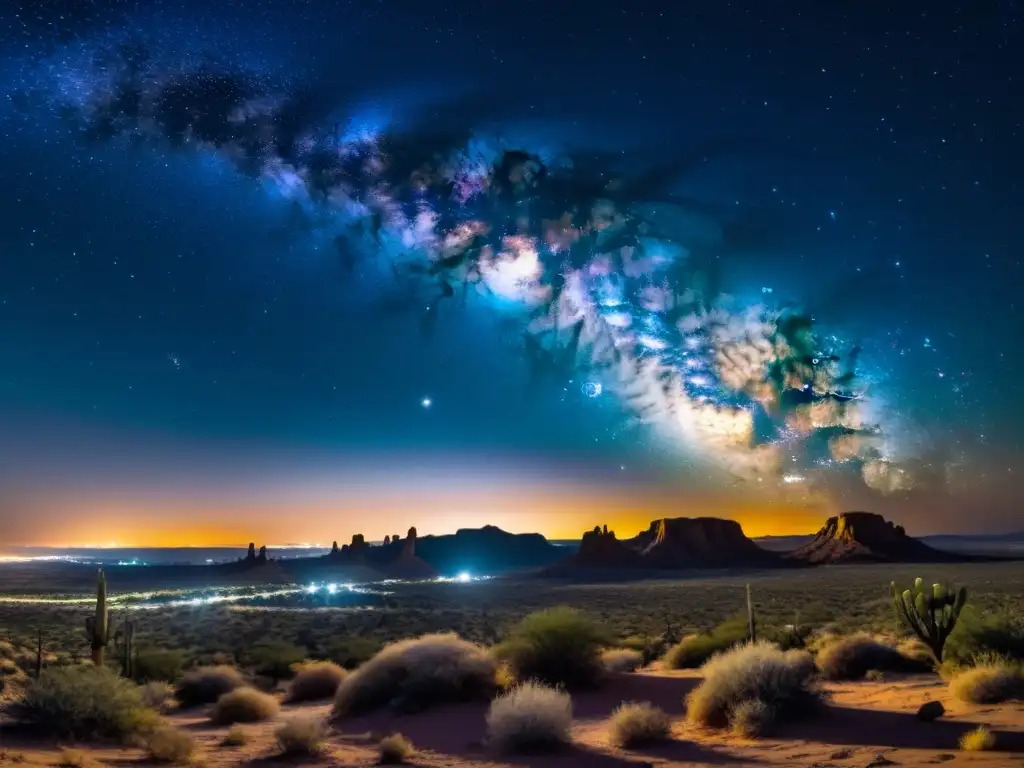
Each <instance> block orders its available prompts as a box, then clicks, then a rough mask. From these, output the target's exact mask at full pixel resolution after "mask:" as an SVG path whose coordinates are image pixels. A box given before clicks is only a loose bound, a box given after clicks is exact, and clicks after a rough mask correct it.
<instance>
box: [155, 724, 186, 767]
mask: <svg viewBox="0 0 1024 768" xmlns="http://www.w3.org/2000/svg"><path fill="white" fill-rule="evenodd" d="M195 750H196V740H195V739H194V738H193V737H192V734H190V733H187V732H185V731H182V730H179V729H178V728H172V727H170V726H165V727H163V728H158V729H157V730H155V731H154V732H153V734H152V735H151V736H150V737H149V739H148V740H147V741H146V754H147V755H149V759H150V760H152V761H153V762H156V763H173V764H174V765H187V764H189V763H190V762H192V755H193V753H194V752H195Z"/></svg>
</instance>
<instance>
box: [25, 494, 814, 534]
mask: <svg viewBox="0 0 1024 768" xmlns="http://www.w3.org/2000/svg"><path fill="white" fill-rule="evenodd" d="M68 509H74V510H75V515H74V517H73V518H71V517H69V516H68V515H67V514H66V510H68ZM829 514H834V513H833V512H832V511H831V510H829V509H827V508H826V507H825V506H824V505H810V506H808V505H797V504H791V503H785V502H779V501H776V502H771V501H768V500H765V499H760V500H754V499H749V498H742V497H737V496H736V495H729V496H723V495H711V494H701V495H693V494H687V495H686V496H685V497H683V496H682V495H681V494H679V493H673V492H668V491H666V490H665V489H663V488H659V489H650V490H640V491H638V490H636V489H628V490H627V489H619V488H614V487H613V488H594V489H591V488H581V487H571V486H569V487H567V486H564V485H557V486H554V487H543V488H536V487H530V488H512V489H507V488H494V489H491V490H490V491H489V492H485V491H483V490H480V489H472V490H465V491H462V492H459V491H450V492H430V493H423V494H420V495H417V494H416V493H411V492H391V493H386V492H378V493H374V494H372V495H371V496H369V497H367V498H360V499H358V500H338V501H337V502H334V503H331V502H330V501H322V500H315V501H310V500H304V501H302V502H297V503H288V502H287V501H281V500H278V499H274V500H273V501H267V500H256V499H252V500H250V499H244V500H231V501H225V500H216V501H209V500H203V499H165V498H157V499H153V498H139V499H125V498H123V497H122V498H116V497H115V498H112V499H109V500H99V499H97V500H93V501H91V502H87V503H83V501H82V500H81V499H75V500H73V501H72V500H62V499H48V500H47V501H46V503H45V504H40V505H38V508H37V509H35V510H33V511H32V512H31V518H32V519H33V520H37V521H42V520H46V519H52V520H59V524H55V525H46V526H38V525H33V526H31V527H27V528H26V530H25V533H24V534H23V535H21V536H19V535H17V534H18V533H19V532H18V531H14V534H15V535H14V536H13V537H12V538H13V540H11V541H9V543H11V544H18V545H25V546H58V547H76V546H110V544H111V543H114V544H116V546H118V547H217V546H244V545H245V544H247V543H248V542H250V541H252V542H255V543H256V544H257V546H259V545H261V544H268V545H275V544H276V545H283V544H295V543H303V542H313V543H316V544H321V545H325V546H329V545H330V543H331V542H332V541H334V540H336V541H338V542H339V544H340V543H345V542H347V541H349V540H350V539H351V537H352V535H353V534H355V533H362V534H363V535H364V536H366V538H367V539H368V540H380V539H383V538H384V536H385V535H390V534H395V533H399V534H401V535H402V536H405V534H406V532H407V531H408V529H409V528H410V527H413V526H414V527H415V528H416V529H417V532H418V534H419V535H421V536H424V535H428V534H445V533H454V532H455V530H456V529H458V528H480V527H482V526H484V525H496V526H498V527H499V528H502V529H504V530H506V531H510V532H513V533H533V532H537V533H541V534H543V535H545V536H547V537H548V538H550V539H579V538H580V537H581V536H582V534H583V533H584V531H587V530H590V529H592V528H593V527H594V526H595V525H605V524H606V525H608V527H609V529H612V530H615V531H616V533H617V534H618V535H619V537H620V538H629V537H631V536H634V535H636V534H637V533H638V532H640V531H641V530H644V529H646V528H647V526H648V525H649V524H650V522H651V521H652V520H655V519H659V518H662V517H723V518H729V519H733V520H736V521H737V522H739V523H740V525H742V527H743V530H744V532H745V533H746V534H747V535H748V536H751V537H755V536H764V535H793V534H804V533H810V532H814V531H816V530H818V529H819V528H820V527H821V525H822V524H823V523H824V520H825V518H826V517H827V516H828V515H829ZM26 522H27V521H26ZM58 531H59V533H58Z"/></svg>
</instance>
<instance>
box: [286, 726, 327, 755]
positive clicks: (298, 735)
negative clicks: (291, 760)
mask: <svg viewBox="0 0 1024 768" xmlns="http://www.w3.org/2000/svg"><path fill="white" fill-rule="evenodd" d="M274 738H275V739H277V747H278V749H280V750H281V754H282V755H285V756H287V757H298V756H311V755H319V754H320V753H322V752H323V751H324V749H325V745H324V741H325V740H326V739H327V726H326V725H325V724H324V721H323V720H322V719H321V718H319V717H295V718H292V719H291V720H288V721H286V722H284V723H282V724H281V726H280V727H279V728H278V729H277V730H276V731H274Z"/></svg>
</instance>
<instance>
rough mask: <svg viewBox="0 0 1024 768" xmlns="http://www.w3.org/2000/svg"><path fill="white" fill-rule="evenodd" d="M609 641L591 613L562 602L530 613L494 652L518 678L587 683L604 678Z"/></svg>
mask: <svg viewBox="0 0 1024 768" xmlns="http://www.w3.org/2000/svg"><path fill="white" fill-rule="evenodd" d="M607 643H608V635H607V633H606V632H605V631H604V630H603V629H602V628H601V627H600V626H599V625H598V624H596V623H595V622H594V621H593V620H592V619H591V618H590V617H588V616H587V615H586V614H584V613H582V612H580V611H577V610H576V609H575V608H567V607H564V606H562V607H558V608H548V609H547V610H543V611H537V612H536V613H531V614H530V615H529V616H527V617H526V618H524V619H523V620H522V621H521V622H520V623H519V625H518V626H516V627H515V628H514V629H513V630H512V632H511V633H510V635H509V637H508V639H507V640H505V642H503V643H501V645H499V646H498V647H497V648H495V653H496V655H497V656H498V657H499V658H500V659H501V660H502V661H504V662H505V663H506V664H508V666H509V669H510V670H511V671H512V674H513V676H514V677H515V678H516V679H517V680H540V681H542V682H545V683H549V684H551V685H565V686H568V687H584V686H591V685H594V684H595V683H596V682H598V681H599V680H600V679H601V677H602V673H603V672H604V667H603V665H602V663H601V648H602V647H603V646H605V645H607Z"/></svg>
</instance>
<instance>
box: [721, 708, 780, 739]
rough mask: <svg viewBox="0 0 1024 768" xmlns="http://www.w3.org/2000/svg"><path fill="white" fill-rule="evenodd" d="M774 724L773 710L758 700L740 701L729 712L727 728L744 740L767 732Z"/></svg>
mask: <svg viewBox="0 0 1024 768" xmlns="http://www.w3.org/2000/svg"><path fill="white" fill-rule="evenodd" d="M774 722H775V710H773V709H772V708H771V707H770V706H768V705H767V704H765V703H764V702H763V701H761V700H760V699H747V700H745V701H741V702H740V703H739V704H737V705H736V706H735V707H733V708H732V710H730V712H729V727H730V728H731V729H732V732H733V733H734V734H735V735H736V736H739V737H741V738H744V739H753V738H756V737H757V736H760V735H761V734H762V733H764V732H765V731H767V730H768V729H769V728H770V727H771V725H772V723H774Z"/></svg>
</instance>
